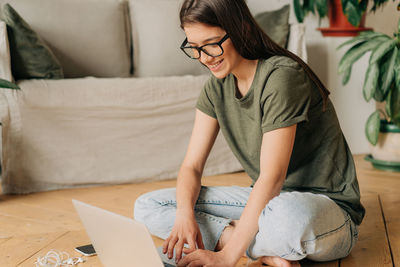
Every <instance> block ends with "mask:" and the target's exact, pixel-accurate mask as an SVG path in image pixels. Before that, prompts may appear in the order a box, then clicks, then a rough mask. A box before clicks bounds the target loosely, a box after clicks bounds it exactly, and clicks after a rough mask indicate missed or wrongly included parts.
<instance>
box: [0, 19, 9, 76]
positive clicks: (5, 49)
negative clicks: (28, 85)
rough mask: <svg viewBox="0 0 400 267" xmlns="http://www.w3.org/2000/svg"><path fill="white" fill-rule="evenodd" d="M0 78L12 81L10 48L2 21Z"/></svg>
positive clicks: (5, 27) (0, 22)
mask: <svg viewBox="0 0 400 267" xmlns="http://www.w3.org/2000/svg"><path fill="white" fill-rule="evenodd" d="M0 78H2V79H4V80H7V81H12V75H11V56H10V48H9V45H8V37H7V26H6V24H5V22H4V21H0Z"/></svg>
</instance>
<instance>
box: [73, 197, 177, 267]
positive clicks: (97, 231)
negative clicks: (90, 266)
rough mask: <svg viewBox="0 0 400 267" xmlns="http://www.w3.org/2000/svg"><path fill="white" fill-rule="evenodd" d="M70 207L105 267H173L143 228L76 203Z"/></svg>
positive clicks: (96, 208)
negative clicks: (78, 218) (73, 207)
mask: <svg viewBox="0 0 400 267" xmlns="http://www.w3.org/2000/svg"><path fill="white" fill-rule="evenodd" d="M72 203H73V204H74V206H75V209H76V210H77V212H78V214H79V217H80V218H81V221H82V223H83V225H84V226H85V229H86V232H87V234H88V235H89V238H90V240H91V242H92V244H93V247H94V249H95V250H96V252H97V255H98V256H99V258H100V261H101V263H102V264H103V265H104V266H106V267H124V266H126V267H128V266H129V267H133V266H138V267H142V266H146V267H164V266H165V267H171V266H176V265H175V262H174V260H173V258H172V259H171V260H170V259H168V258H167V257H166V256H165V255H164V254H163V253H162V252H161V248H158V249H157V248H156V247H155V245H154V243H153V240H152V238H151V235H150V233H149V231H148V230H147V228H146V226H145V225H144V224H142V223H139V222H137V221H135V220H133V219H131V218H128V217H124V216H121V215H119V214H115V213H112V212H110V211H107V210H103V209H100V208H98V207H94V206H91V205H89V204H86V203H83V202H81V201H78V200H75V199H73V200H72Z"/></svg>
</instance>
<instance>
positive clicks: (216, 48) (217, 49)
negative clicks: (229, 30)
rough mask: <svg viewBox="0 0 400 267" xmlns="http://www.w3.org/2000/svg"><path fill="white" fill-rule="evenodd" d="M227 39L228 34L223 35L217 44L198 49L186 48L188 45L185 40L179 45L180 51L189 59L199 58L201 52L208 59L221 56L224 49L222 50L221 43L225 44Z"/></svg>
mask: <svg viewBox="0 0 400 267" xmlns="http://www.w3.org/2000/svg"><path fill="white" fill-rule="evenodd" d="M228 38H229V36H228V34H225V36H224V37H222V39H221V40H220V41H219V42H217V43H210V44H205V45H202V46H200V47H197V46H186V45H187V43H188V40H187V38H185V40H184V41H183V43H182V44H181V47H180V48H181V49H182V51H183V52H184V53H185V54H186V55H187V56H188V57H190V58H192V59H198V58H200V51H202V52H203V53H204V54H206V55H209V56H210V57H218V56H221V55H222V54H223V53H224V49H223V48H222V46H221V45H222V43H223V42H225V41H226V40H227V39H228Z"/></svg>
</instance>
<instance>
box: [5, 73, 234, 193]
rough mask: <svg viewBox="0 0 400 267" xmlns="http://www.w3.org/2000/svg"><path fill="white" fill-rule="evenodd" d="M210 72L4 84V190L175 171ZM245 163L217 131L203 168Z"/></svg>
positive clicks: (212, 170) (228, 168) (213, 170)
mask: <svg viewBox="0 0 400 267" xmlns="http://www.w3.org/2000/svg"><path fill="white" fill-rule="evenodd" d="M207 78H208V77H207V76H181V77H176V76H173V77H159V78H140V79H139V78H114V79H109V78H90V77H89V78H82V79H64V80H26V81H20V82H19V83H18V85H19V86H20V87H21V90H7V89H0V112H1V113H0V118H1V123H2V124H3V137H4V138H3V159H2V167H3V176H2V188H3V192H4V193H28V192H35V191H43V190H52V189H59V188H68V187H76V186H88V185H96V184H97V185H98V184H115V183H117V184H118V183H128V182H143V181H151V180H160V179H167V178H176V176H177V173H178V170H179V167H180V164H181V163H182V161H183V158H184V155H185V152H186V149H187V145H188V142H189V138H190V135H191V131H192V127H193V121H194V114H195V103H196V100H197V97H198V95H199V92H200V90H201V88H202V87H203V84H204V83H205V81H206V80H207ZM240 169H242V168H241V166H240V164H239V163H238V161H237V160H236V159H235V158H234V156H233V154H232V153H231V151H230V149H229V148H228V147H227V145H226V144H225V140H224V139H222V138H221V136H220V137H218V140H217V142H216V145H215V146H214V148H213V150H212V152H211V154H210V157H209V159H208V162H207V164H206V169H205V172H204V174H205V175H213V174H219V173H226V172H233V171H237V170H240Z"/></svg>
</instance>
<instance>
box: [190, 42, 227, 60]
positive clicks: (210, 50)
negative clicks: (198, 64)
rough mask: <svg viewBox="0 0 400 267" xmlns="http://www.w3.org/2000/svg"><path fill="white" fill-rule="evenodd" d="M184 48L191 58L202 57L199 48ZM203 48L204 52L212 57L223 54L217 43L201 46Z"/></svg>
mask: <svg viewBox="0 0 400 267" xmlns="http://www.w3.org/2000/svg"><path fill="white" fill-rule="evenodd" d="M183 49H184V52H185V53H186V54H187V55H188V56H189V57H191V58H199V57H200V52H199V49H196V48H191V47H185V48H183ZM201 50H202V51H203V52H204V53H206V54H207V55H209V56H212V57H217V56H220V55H221V54H222V48H221V47H220V46H219V45H217V44H209V45H205V46H203V47H202V48H201Z"/></svg>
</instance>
